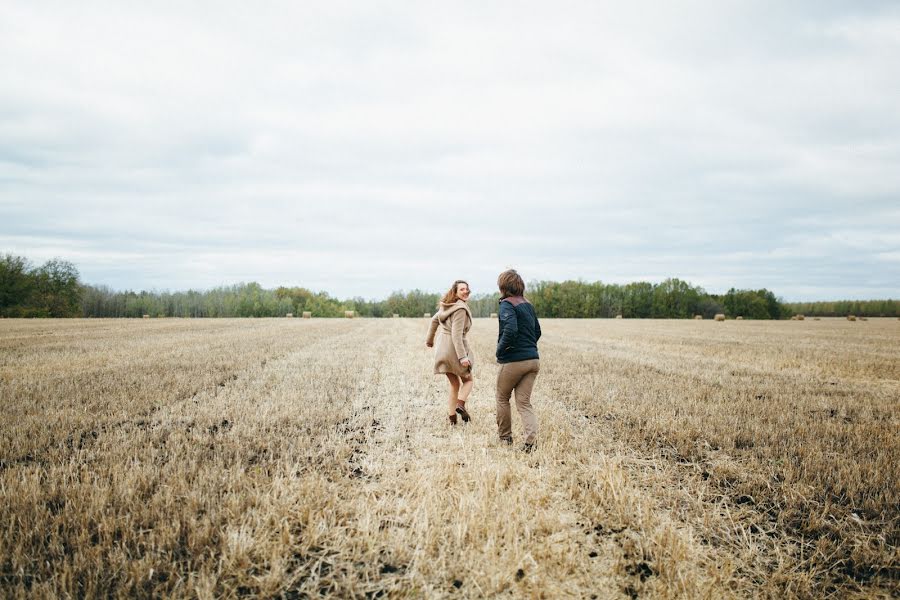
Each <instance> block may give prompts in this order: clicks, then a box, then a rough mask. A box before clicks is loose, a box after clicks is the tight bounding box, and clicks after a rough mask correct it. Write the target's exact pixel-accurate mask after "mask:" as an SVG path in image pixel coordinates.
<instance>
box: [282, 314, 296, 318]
mask: <svg viewBox="0 0 900 600" xmlns="http://www.w3.org/2000/svg"><path fill="white" fill-rule="evenodd" d="M284 316H285V317H287V318H288V319H293V318H294V313H288V314H286V315H284Z"/></svg>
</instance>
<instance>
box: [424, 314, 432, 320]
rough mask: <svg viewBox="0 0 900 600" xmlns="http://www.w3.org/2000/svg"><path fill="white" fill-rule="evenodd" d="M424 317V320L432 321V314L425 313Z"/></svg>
mask: <svg viewBox="0 0 900 600" xmlns="http://www.w3.org/2000/svg"><path fill="white" fill-rule="evenodd" d="M422 317H424V318H426V319H430V318H431V313H425V314H423V315H422Z"/></svg>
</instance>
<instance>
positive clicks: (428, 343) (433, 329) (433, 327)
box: [425, 313, 439, 348]
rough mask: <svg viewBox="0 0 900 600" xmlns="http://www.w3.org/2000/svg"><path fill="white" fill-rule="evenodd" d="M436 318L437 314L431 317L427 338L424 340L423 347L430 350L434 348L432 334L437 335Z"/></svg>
mask: <svg viewBox="0 0 900 600" xmlns="http://www.w3.org/2000/svg"><path fill="white" fill-rule="evenodd" d="M438 324H439V323H438V317H437V313H435V314H434V316H433V317H431V325H429V327H428V336H427V337H426V338H425V345H426V346H428V347H429V348H431V347H432V346H434V334H435V333H437V328H438Z"/></svg>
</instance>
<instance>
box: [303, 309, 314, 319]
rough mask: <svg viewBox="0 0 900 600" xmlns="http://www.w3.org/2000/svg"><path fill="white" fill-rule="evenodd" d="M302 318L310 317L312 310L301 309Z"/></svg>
mask: <svg viewBox="0 0 900 600" xmlns="http://www.w3.org/2000/svg"><path fill="white" fill-rule="evenodd" d="M303 318H304V319H312V312H310V311H308V310H304V311H303Z"/></svg>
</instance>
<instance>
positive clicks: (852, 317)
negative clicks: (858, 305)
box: [847, 315, 856, 321]
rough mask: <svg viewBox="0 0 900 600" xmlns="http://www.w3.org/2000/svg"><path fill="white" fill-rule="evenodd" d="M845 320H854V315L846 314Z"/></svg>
mask: <svg viewBox="0 0 900 600" xmlns="http://www.w3.org/2000/svg"><path fill="white" fill-rule="evenodd" d="M847 320H848V321H855V320H856V315H847Z"/></svg>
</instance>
